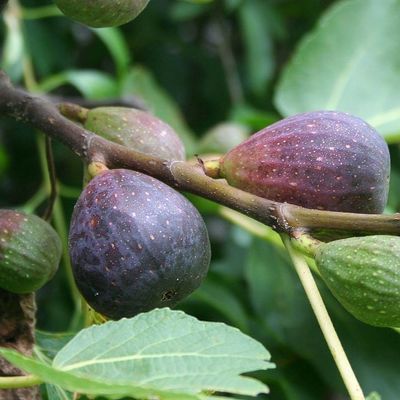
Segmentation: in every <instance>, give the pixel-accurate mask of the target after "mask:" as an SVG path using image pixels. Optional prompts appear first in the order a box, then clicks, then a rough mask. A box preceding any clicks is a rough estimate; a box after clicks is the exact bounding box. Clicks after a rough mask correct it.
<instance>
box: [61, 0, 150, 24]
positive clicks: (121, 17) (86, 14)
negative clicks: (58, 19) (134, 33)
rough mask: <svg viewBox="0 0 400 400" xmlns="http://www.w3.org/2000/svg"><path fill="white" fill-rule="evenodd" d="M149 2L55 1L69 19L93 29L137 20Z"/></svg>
mask: <svg viewBox="0 0 400 400" xmlns="http://www.w3.org/2000/svg"><path fill="white" fill-rule="evenodd" d="M148 2H149V0H55V3H56V5H57V7H58V8H59V9H60V10H61V11H62V12H63V14H65V15H66V16H67V17H69V18H71V19H73V20H75V21H78V22H80V23H82V24H85V25H88V26H91V27H93V28H104V27H108V26H119V25H123V24H126V23H127V22H129V21H131V20H133V19H135V18H136V17H137V16H138V15H139V14H140V13H141V12H142V11H143V9H144V8H145V7H146V6H147V4H148Z"/></svg>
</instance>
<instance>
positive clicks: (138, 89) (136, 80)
mask: <svg viewBox="0 0 400 400" xmlns="http://www.w3.org/2000/svg"><path fill="white" fill-rule="evenodd" d="M122 94H123V95H132V94H134V95H137V96H139V97H141V98H142V99H144V100H145V101H146V105H147V106H148V107H150V109H151V111H152V112H154V114H155V115H156V116H157V117H158V118H160V119H162V120H163V121H165V122H167V123H168V124H170V125H171V126H172V127H173V128H174V129H175V131H176V132H177V134H178V135H179V136H180V138H181V139H182V141H183V143H184V144H185V148H186V152H187V154H188V155H190V154H193V151H194V146H195V143H194V142H195V139H194V135H193V133H192V132H191V131H190V129H189V127H188V126H187V124H186V122H185V120H184V118H183V115H182V114H181V112H180V110H179V108H178V107H177V105H176V104H175V102H174V101H173V100H172V99H171V98H170V97H169V95H168V94H167V93H166V92H165V91H164V90H163V89H162V88H161V87H160V86H159V85H158V83H157V82H156V80H155V79H154V77H153V76H152V75H151V73H150V72H149V71H147V70H146V69H144V68H142V67H135V68H132V69H131V71H130V73H129V74H128V76H127V77H126V80H125V81H124V83H123V93H122Z"/></svg>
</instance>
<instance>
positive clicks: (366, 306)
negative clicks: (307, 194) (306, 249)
mask: <svg viewBox="0 0 400 400" xmlns="http://www.w3.org/2000/svg"><path fill="white" fill-rule="evenodd" d="M315 261H316V263H317V266H318V269H319V271H320V272H321V276H322V278H323V279H324V281H325V283H326V284H327V286H328V287H329V289H330V290H331V292H332V293H333V295H334V296H335V297H336V298H337V299H338V301H339V302H340V303H341V304H342V305H343V306H344V307H345V308H346V309H347V311H349V312H350V313H351V314H353V315H354V316H355V317H356V318H357V319H359V320H360V321H363V322H365V323H367V324H370V325H375V326H382V327H400V238H399V237H398V236H388V235H378V236H365V237H353V238H348V239H341V240H335V241H333V242H330V243H326V244H323V245H320V246H319V247H318V249H317V252H316V257H315Z"/></svg>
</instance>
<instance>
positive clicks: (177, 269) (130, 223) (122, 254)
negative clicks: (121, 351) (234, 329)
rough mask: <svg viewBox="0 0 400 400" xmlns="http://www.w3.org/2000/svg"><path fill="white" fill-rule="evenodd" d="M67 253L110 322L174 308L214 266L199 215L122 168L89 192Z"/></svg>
mask: <svg viewBox="0 0 400 400" xmlns="http://www.w3.org/2000/svg"><path fill="white" fill-rule="evenodd" d="M69 248H70V255H71V260H72V265H73V273H74V277H75V280H76V283H77V286H78V288H79V290H80V291H81V293H82V295H83V296H84V298H85V299H86V301H87V302H88V303H89V304H90V305H91V306H92V307H93V309H94V310H96V311H97V312H99V313H100V314H102V315H105V316H106V317H108V318H112V319H119V318H122V317H132V316H134V315H136V314H138V313H140V312H144V311H149V310H151V309H153V308H156V307H166V306H168V307H172V306H174V305H175V304H176V303H177V302H178V301H179V300H181V299H183V298H184V297H186V296H188V295H189V294H190V293H191V292H193V291H194V290H195V289H196V288H197V287H198V286H199V285H200V283H201V282H202V280H203V279H204V278H205V276H206V274H207V271H208V266H209V262H210V243H209V239H208V234H207V230H206V227H205V224H204V222H203V220H202V218H201V216H200V214H199V212H198V211H197V209H196V208H195V207H194V206H193V205H192V204H191V203H190V202H189V201H188V200H187V199H186V198H185V197H183V196H182V195H181V194H179V193H178V192H176V191H175V190H173V189H172V188H170V187H169V186H167V185H165V184H164V183H162V182H160V181H158V180H156V179H154V178H151V177H149V176H147V175H144V174H141V173H139V172H135V171H130V170H123V169H117V170H110V171H106V172H103V173H101V174H100V175H98V176H96V177H95V178H94V179H93V180H91V181H90V183H89V184H88V185H87V186H86V188H85V190H84V191H83V192H82V194H81V196H80V198H79V199H78V202H77V203H76V206H75V208H74V212H73V215H72V221H71V227H70V235H69Z"/></svg>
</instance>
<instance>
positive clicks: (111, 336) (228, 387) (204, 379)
mask: <svg viewBox="0 0 400 400" xmlns="http://www.w3.org/2000/svg"><path fill="white" fill-rule="evenodd" d="M0 354H1V355H2V356H4V357H5V358H6V359H8V360H9V361H10V362H12V363H14V364H15V365H17V366H18V367H20V368H21V369H23V370H25V371H27V372H29V373H31V374H34V375H37V376H38V377H39V378H41V379H42V380H44V381H45V382H47V383H51V384H54V385H58V386H60V387H62V388H64V389H66V390H70V391H73V392H80V393H86V394H97V395H100V394H101V395H104V396H105V395H107V396H108V397H109V398H119V397H118V396H136V397H145V398H148V397H149V396H150V395H153V396H154V395H157V396H159V397H160V398H162V399H164V398H165V399H181V398H182V399H197V398H200V397H198V395H200V394H201V392H202V391H205V390H206V391H222V392H228V393H238V394H245V395H251V396H255V395H257V394H258V393H266V392H268V388H267V387H266V386H265V385H264V384H262V383H261V382H259V381H257V380H255V379H252V378H249V377H245V376H241V375H240V374H242V373H245V372H250V371H254V370H258V369H268V368H273V367H274V365H273V364H271V363H269V362H268V361H267V360H269V358H270V355H269V353H268V351H267V350H266V349H265V348H264V347H263V346H262V345H261V344H260V343H258V342H257V341H255V340H254V339H252V338H250V337H248V336H246V335H244V334H243V333H241V332H240V331H239V330H237V329H235V328H231V327H229V326H227V325H225V324H222V323H215V322H201V321H199V320H197V319H195V318H194V317H190V316H188V315H186V314H184V313H183V312H181V311H171V310H169V309H167V308H166V309H156V310H153V311H151V312H149V313H145V314H140V315H138V316H136V317H135V318H132V319H122V320H120V321H110V322H107V323H105V324H103V325H99V326H92V327H90V328H87V329H84V330H83V331H81V332H80V333H79V334H78V335H77V336H75V338H74V339H72V340H71V341H70V342H69V343H68V344H67V345H66V346H65V347H64V348H63V349H62V350H61V351H60V352H59V353H58V354H57V356H56V357H55V359H54V361H53V365H52V366H49V365H46V364H45V363H43V362H39V361H36V360H33V359H29V358H26V357H24V356H22V355H20V354H18V353H16V352H12V351H9V350H6V349H0ZM114 395H115V397H114ZM117 395H118V396H117Z"/></svg>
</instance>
